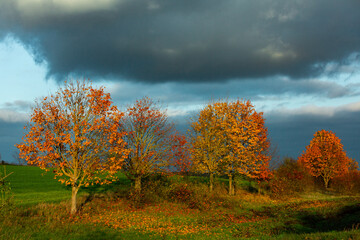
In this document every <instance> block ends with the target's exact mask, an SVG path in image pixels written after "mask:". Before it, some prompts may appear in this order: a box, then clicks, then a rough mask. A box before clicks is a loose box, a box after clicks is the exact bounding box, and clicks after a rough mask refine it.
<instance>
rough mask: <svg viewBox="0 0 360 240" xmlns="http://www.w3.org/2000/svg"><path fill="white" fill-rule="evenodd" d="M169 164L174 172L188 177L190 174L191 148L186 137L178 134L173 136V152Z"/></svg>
mask: <svg viewBox="0 0 360 240" xmlns="http://www.w3.org/2000/svg"><path fill="white" fill-rule="evenodd" d="M169 162H171V164H170V167H171V170H172V171H175V172H177V173H179V174H182V175H186V174H188V173H189V172H190V170H191V167H192V162H191V159H190V146H189V142H188V141H187V139H186V136H185V135H182V134H180V133H178V132H176V133H175V134H173V135H172V136H171V151H170V155H169Z"/></svg>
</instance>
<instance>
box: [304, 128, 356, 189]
mask: <svg viewBox="0 0 360 240" xmlns="http://www.w3.org/2000/svg"><path fill="white" fill-rule="evenodd" d="M298 161H299V162H300V163H301V164H302V165H303V166H304V167H305V168H306V169H307V170H308V171H309V173H310V174H311V175H312V176H315V177H321V178H322V179H323V181H324V184H325V188H328V186H329V181H330V180H331V179H332V178H334V177H336V176H340V175H342V174H345V173H347V172H348V170H349V167H351V166H352V165H351V164H352V160H351V159H350V158H349V157H347V156H346V152H345V151H344V150H343V145H342V144H341V140H340V139H339V138H338V137H336V135H335V133H333V132H331V131H325V130H321V131H318V132H316V133H315V134H314V138H313V139H312V140H311V142H310V144H309V145H308V146H307V147H306V150H305V151H304V152H303V153H302V155H301V156H300V157H299V159H298Z"/></svg>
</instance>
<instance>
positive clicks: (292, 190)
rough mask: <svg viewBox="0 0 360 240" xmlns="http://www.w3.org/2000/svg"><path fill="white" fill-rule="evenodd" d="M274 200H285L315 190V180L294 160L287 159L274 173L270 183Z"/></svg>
mask: <svg viewBox="0 0 360 240" xmlns="http://www.w3.org/2000/svg"><path fill="white" fill-rule="evenodd" d="M269 187H270V194H271V196H272V197H273V198H283V197H288V196H290V195H294V194H297V193H301V192H304V191H307V190H310V189H313V187H314V183H313V178H312V177H311V176H310V175H309V174H308V173H307V172H306V171H305V169H304V168H303V167H302V166H301V165H300V164H298V162H297V161H296V160H294V159H292V158H286V159H285V160H284V162H283V164H281V165H280V167H279V168H278V169H277V170H275V171H274V172H273V177H272V179H271V180H270V182H269Z"/></svg>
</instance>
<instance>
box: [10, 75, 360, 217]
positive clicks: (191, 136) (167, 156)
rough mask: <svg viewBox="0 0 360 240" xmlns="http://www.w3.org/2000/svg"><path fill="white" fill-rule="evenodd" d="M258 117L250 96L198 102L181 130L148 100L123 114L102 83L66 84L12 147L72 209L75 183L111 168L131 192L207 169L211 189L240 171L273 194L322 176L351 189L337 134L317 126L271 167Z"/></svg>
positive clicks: (111, 177)
mask: <svg viewBox="0 0 360 240" xmlns="http://www.w3.org/2000/svg"><path fill="white" fill-rule="evenodd" d="M264 121H265V120H264V117H263V113H261V112H259V113H258V112H256V110H255V108H254V106H253V105H252V104H251V102H250V101H245V100H239V99H238V100H235V101H229V100H219V101H214V102H210V103H208V104H207V105H206V106H204V107H203V108H202V109H201V111H200V112H199V113H198V114H197V115H196V116H194V117H193V118H192V119H191V123H190V128H189V130H188V132H187V134H185V135H184V134H181V133H179V132H178V131H177V130H176V128H175V125H174V124H173V123H171V122H169V119H168V117H167V114H166V111H165V110H163V109H161V107H160V105H159V103H158V102H156V101H154V100H152V99H150V98H147V97H144V98H142V99H140V100H137V101H136V102H135V103H134V104H133V105H132V106H130V107H128V108H127V109H126V110H125V111H123V112H122V111H120V110H119V109H118V108H117V107H116V106H115V105H113V103H112V101H111V97H110V94H109V93H106V92H105V91H104V88H103V87H100V88H94V87H93V86H92V85H91V83H89V82H87V81H72V82H67V83H66V84H65V86H64V87H63V88H60V89H59V90H58V91H57V92H56V93H55V94H53V95H50V96H49V97H45V98H43V99H41V100H38V101H37V102H36V107H35V108H34V109H33V112H32V115H31V120H30V122H29V124H28V125H27V126H26V129H27V132H26V134H25V135H24V137H23V142H22V143H21V144H18V145H17V147H18V149H19V151H20V154H19V156H20V158H22V159H24V160H26V162H27V163H28V164H29V165H36V166H40V167H41V168H43V169H46V170H49V169H50V168H51V169H52V170H53V171H54V173H55V175H56V177H57V178H58V179H59V181H61V182H63V183H65V184H67V185H70V186H71V188H72V206H71V213H75V212H76V211H77V207H76V206H77V204H76V201H77V200H76V196H77V192H78V190H79V188H80V187H87V186H89V185H93V184H108V183H111V182H114V181H116V174H117V172H118V171H123V172H124V173H125V174H126V176H127V177H128V178H129V179H131V180H133V182H134V190H135V191H136V192H141V191H142V188H143V186H142V179H144V178H147V177H149V176H150V175H152V174H154V173H169V172H171V173H173V174H174V173H177V174H180V175H189V174H191V173H200V174H206V175H207V176H209V183H210V184H209V191H210V192H211V191H213V189H214V177H215V176H218V175H222V176H227V177H228V179H229V185H228V193H229V194H230V195H234V194H235V190H234V177H235V176H239V175H241V176H246V177H247V178H250V179H253V180H255V181H256V182H257V183H258V185H259V186H261V187H262V188H263V189H264V190H266V191H267V192H269V193H270V194H272V196H274V197H280V196H284V195H286V194H290V193H294V192H301V191H303V190H304V188H305V187H307V186H310V185H311V184H314V182H316V181H314V179H321V180H322V183H323V184H324V186H325V188H328V187H329V182H330V181H333V182H334V183H335V182H339V184H340V185H341V184H345V185H346V186H347V187H349V188H353V189H355V188H356V186H355V185H356V184H358V183H359V180H360V177H359V172H358V166H357V164H356V162H355V161H354V160H352V159H350V158H348V157H347V156H346V154H345V152H344V151H343V149H342V145H341V143H340V139H338V138H337V137H336V136H335V134H334V133H332V132H327V131H324V130H322V131H319V132H317V133H316V134H315V136H314V139H313V140H312V141H311V143H310V145H309V146H308V147H307V148H306V150H305V151H304V153H303V154H302V155H301V156H300V157H299V160H298V161H295V160H291V161H290V160H287V161H285V162H284V163H283V164H282V165H281V166H280V167H279V168H278V169H276V170H270V169H269V162H270V160H271V155H272V154H271V151H270V141H269V138H268V133H267V128H266V127H265V125H264ZM356 181H357V182H356ZM339 184H338V185H339ZM351 184H352V185H351ZM340 185H339V186H340ZM350 185H351V186H350ZM358 185H359V184H358ZM357 187H358V186H357Z"/></svg>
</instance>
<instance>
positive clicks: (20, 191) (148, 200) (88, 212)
mask: <svg viewBox="0 0 360 240" xmlns="http://www.w3.org/2000/svg"><path fill="white" fill-rule="evenodd" d="M7 171H8V172H11V171H13V172H14V174H13V175H12V176H11V180H10V181H11V184H12V185H11V186H12V189H13V192H14V200H15V205H16V207H15V208H12V209H10V210H9V211H8V212H7V213H6V214H5V215H3V216H1V217H0V219H1V218H2V221H0V239H360V231H359V227H360V224H359V222H360V197H357V196H352V197H349V196H339V195H329V194H324V193H321V192H315V193H308V194H306V195H304V196H301V197H291V198H289V199H287V200H274V199H271V198H270V197H269V196H267V195H263V194H259V193H257V192H256V191H252V190H251V189H250V188H249V186H252V187H256V185H255V184H254V183H251V182H247V180H246V179H242V180H240V181H239V182H240V183H241V184H242V185H241V184H240V187H239V186H238V188H237V193H236V195H235V196H228V195H227V189H226V183H227V181H226V179H225V178H218V179H217V182H216V186H215V188H214V193H212V194H208V193H207V190H208V186H207V184H206V183H207V178H206V177H201V176H197V177H188V178H186V177H185V178H183V177H179V176H171V177H170V178H161V177H160V178H154V179H158V180H156V181H155V180H154V179H150V180H151V181H150V183H148V184H144V187H148V190H146V191H145V192H144V195H140V197H144V199H145V200H144V201H140V203H139V204H134V200H136V198H133V197H130V195H129V193H130V192H129V190H130V189H131V182H130V181H129V180H128V179H126V177H125V176H124V175H122V174H120V180H119V181H118V182H116V183H114V184H112V185H109V186H93V187H90V188H88V189H86V190H83V191H82V196H80V197H79V209H80V212H79V213H78V214H76V215H75V216H70V215H69V211H70V204H69V199H70V195H71V192H70V189H68V188H67V187H66V186H64V185H62V184H61V183H59V182H57V181H56V180H55V179H53V174H52V173H51V172H48V173H46V174H45V175H42V173H43V171H42V170H40V169H38V168H35V167H25V166H21V167H18V166H7ZM162 181H167V182H166V183H163V182H162ZM152 184H153V185H152ZM154 184H155V185H154ZM182 189H183V190H182ZM184 189H185V190H186V191H185V190H184ZM182 191H185V193H189V194H190V197H189V198H184V196H183V195H181V194H183V192H182ZM179 194H180V195H179ZM90 195H91V196H93V197H92V198H87V196H90ZM135 197H136V196H135ZM140 200H141V199H140Z"/></svg>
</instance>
